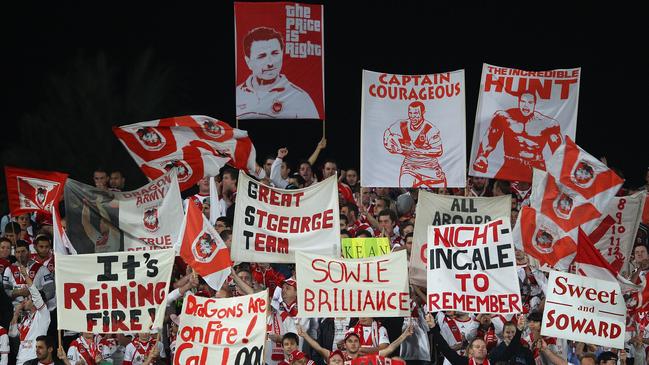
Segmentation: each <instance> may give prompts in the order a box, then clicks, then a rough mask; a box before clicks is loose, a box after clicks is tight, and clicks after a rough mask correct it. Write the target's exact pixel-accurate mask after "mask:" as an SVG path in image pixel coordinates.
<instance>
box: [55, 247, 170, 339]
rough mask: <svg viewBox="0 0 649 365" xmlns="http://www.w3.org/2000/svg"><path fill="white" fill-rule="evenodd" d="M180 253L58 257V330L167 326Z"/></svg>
mask: <svg viewBox="0 0 649 365" xmlns="http://www.w3.org/2000/svg"><path fill="white" fill-rule="evenodd" d="M174 257H175V255H174V250H173V249H164V250H155V251H146V252H115V253H103V254H87V255H69V256H68V255H57V256H56V268H55V270H56V272H55V275H54V279H55V282H56V292H57V293H58V295H57V296H56V307H57V310H58V319H59V320H58V324H59V326H58V329H60V330H62V329H65V330H70V331H76V332H92V333H133V332H152V331H153V330H154V329H156V328H162V323H163V321H164V313H165V307H166V305H167V290H168V288H169V279H170V278H171V270H172V268H173V262H174Z"/></svg>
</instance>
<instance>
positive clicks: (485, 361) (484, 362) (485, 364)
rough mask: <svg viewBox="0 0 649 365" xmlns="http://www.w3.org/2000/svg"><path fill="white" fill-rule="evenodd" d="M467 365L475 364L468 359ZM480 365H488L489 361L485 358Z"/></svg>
mask: <svg viewBox="0 0 649 365" xmlns="http://www.w3.org/2000/svg"><path fill="white" fill-rule="evenodd" d="M469 365H476V362H475V360H474V359H473V358H472V357H470V358H469ZM480 365H490V363H489V359H488V358H485V359H484V360H482V364H480Z"/></svg>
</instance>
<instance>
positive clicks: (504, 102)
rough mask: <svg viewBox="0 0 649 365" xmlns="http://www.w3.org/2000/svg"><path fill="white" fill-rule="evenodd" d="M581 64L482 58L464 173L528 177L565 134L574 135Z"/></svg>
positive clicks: (503, 178) (521, 178) (516, 177)
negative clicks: (528, 65) (527, 67)
mask: <svg viewBox="0 0 649 365" xmlns="http://www.w3.org/2000/svg"><path fill="white" fill-rule="evenodd" d="M580 76H581V68H573V69H563V70H550V71H524V70H517V69H513V68H507V67H499V66H492V65H488V64H486V63H485V64H483V66H482V79H481V81H480V94H479V97H478V109H477V111H476V120H475V129H474V133H473V144H472V148H471V160H470V161H469V175H472V176H484V177H489V178H496V179H502V180H520V181H532V168H537V169H540V170H545V161H546V160H547V159H548V158H549V157H550V156H551V155H552V153H553V152H554V151H555V150H556V149H557V148H558V147H559V146H560V145H561V142H562V141H563V140H564V139H565V136H570V138H572V139H573V140H574V139H575V132H576V130H577V104H578V101H579V79H580Z"/></svg>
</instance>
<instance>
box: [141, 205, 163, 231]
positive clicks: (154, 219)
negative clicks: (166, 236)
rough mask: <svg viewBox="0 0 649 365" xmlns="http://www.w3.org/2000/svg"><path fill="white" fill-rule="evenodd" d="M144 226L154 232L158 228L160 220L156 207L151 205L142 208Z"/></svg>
mask: <svg viewBox="0 0 649 365" xmlns="http://www.w3.org/2000/svg"><path fill="white" fill-rule="evenodd" d="M142 221H143V222H144V228H146V229H147V231H149V232H155V231H157V230H158V228H160V221H159V220H158V207H151V208H147V209H145V210H144V218H143V219H142Z"/></svg>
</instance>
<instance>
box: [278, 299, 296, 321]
mask: <svg viewBox="0 0 649 365" xmlns="http://www.w3.org/2000/svg"><path fill="white" fill-rule="evenodd" d="M280 308H281V309H282V311H281V312H280V316H281V317H282V321H285V320H286V317H292V318H295V316H297V300H296V301H294V302H293V303H291V304H286V303H284V302H282V303H280Z"/></svg>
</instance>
